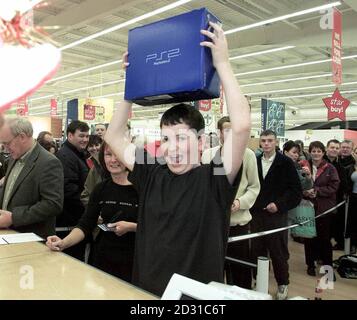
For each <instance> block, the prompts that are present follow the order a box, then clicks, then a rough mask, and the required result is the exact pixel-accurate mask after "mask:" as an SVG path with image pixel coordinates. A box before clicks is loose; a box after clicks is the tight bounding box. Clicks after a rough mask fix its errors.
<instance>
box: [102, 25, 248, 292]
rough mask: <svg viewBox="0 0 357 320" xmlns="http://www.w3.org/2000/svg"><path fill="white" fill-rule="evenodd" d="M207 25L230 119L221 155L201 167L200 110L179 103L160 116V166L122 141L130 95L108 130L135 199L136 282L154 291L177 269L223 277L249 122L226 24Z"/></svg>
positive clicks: (206, 43) (217, 278) (191, 274)
mask: <svg viewBox="0 0 357 320" xmlns="http://www.w3.org/2000/svg"><path fill="white" fill-rule="evenodd" d="M210 24H211V26H212V28H213V30H214V33H213V32H209V31H207V30H201V33H202V34H204V35H205V36H207V37H208V39H209V40H211V41H204V42H202V43H201V44H200V45H201V46H205V47H208V48H210V49H211V51H212V57H213V64H214V66H215V68H216V70H217V72H218V75H219V77H220V80H221V83H222V85H223V87H224V90H225V94H226V101H227V107H228V112H229V115H230V118H231V125H232V130H231V131H230V132H229V134H228V135H227V137H226V140H225V143H224V145H223V151H224V152H223V153H222V154H223V155H222V159H218V158H219V157H220V156H219V155H217V158H215V159H214V160H213V161H211V162H210V163H209V164H206V165H200V154H201V151H202V148H203V146H204V143H205V141H204V135H203V133H204V120H203V117H202V115H201V114H200V112H199V111H198V110H196V109H194V108H193V107H191V106H187V105H184V104H180V105H176V106H174V107H172V108H171V109H169V110H167V111H166V112H165V113H164V114H163V116H162V119H161V123H160V127H161V137H162V138H161V139H162V141H161V146H160V151H161V154H162V155H163V159H164V160H165V163H164V164H159V163H157V162H156V161H152V160H153V159H150V158H149V157H148V156H147V155H145V156H143V152H142V150H139V149H137V150H136V148H135V146H134V145H133V144H131V143H130V141H129V140H128V139H126V137H125V130H126V123H127V121H128V114H129V109H130V107H131V103H130V102H128V101H123V102H122V103H121V104H120V106H119V107H118V109H117V110H116V112H115V114H114V116H113V118H112V121H111V123H110V125H109V128H108V131H107V133H106V136H105V140H106V141H107V143H108V144H109V145H110V147H111V148H112V150H113V152H114V153H115V154H116V155H117V156H118V158H119V159H120V160H121V161H122V162H123V163H125V166H126V167H127V168H128V169H129V170H130V171H131V172H130V173H129V176H128V179H129V181H131V182H132V183H133V185H134V187H135V188H137V190H138V192H139V197H140V201H139V203H140V206H139V218H138V228H137V237H136V252H135V262H134V278H133V282H134V283H135V284H136V285H138V286H140V287H142V288H144V289H146V290H148V291H151V292H153V293H155V294H158V295H161V294H162V293H163V292H164V290H165V288H166V286H167V284H168V282H169V280H170V278H171V276H172V275H173V274H174V273H178V274H181V275H184V276H187V277H190V278H193V279H195V280H198V281H201V282H204V283H208V282H210V281H219V282H223V267H224V259H225V250H226V244H227V237H228V229H229V214H230V208H231V204H232V202H233V200H234V197H235V195H236V193H237V188H238V185H239V180H240V174H239V169H240V167H241V164H242V158H243V154H244V150H245V148H246V145H247V141H248V138H249V135H250V127H251V124H250V111H249V106H248V103H247V100H246V99H245V97H244V95H243V94H242V93H241V90H240V87H239V85H238V83H237V81H236V79H235V77H234V74H233V71H232V69H231V66H230V63H229V60H228V46H227V41H226V38H225V35H224V33H223V30H222V29H221V28H220V27H219V26H218V25H217V24H214V23H210ZM125 65H126V66H128V63H125ZM189 71H190V70H187V72H189ZM157 160H159V159H157Z"/></svg>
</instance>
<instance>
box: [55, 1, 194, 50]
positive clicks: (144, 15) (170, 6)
mask: <svg viewBox="0 0 357 320" xmlns="http://www.w3.org/2000/svg"><path fill="white" fill-rule="evenodd" d="M190 1H192V0H180V1H176V2H173V3H171V4H169V5H167V6H164V7H161V8H159V9H156V10H154V11H151V12H148V13H145V14H143V15H141V16H139V17H135V18H134V19H130V20H128V21H125V22H124V23H120V24H118V25H116V26H113V27H111V28H108V29H105V30H102V31H100V32H97V33H94V34H92V35H90V36H88V37H84V38H82V39H80V40H78V41H74V42H72V43H69V44H67V45H65V46H63V47H61V48H60V50H62V51H63V50H66V49H69V48H73V47H75V46H78V45H79V44H81V43H84V42H87V41H90V40H93V39H95V38H98V37H101V36H104V35H105V34H107V33H110V32H113V31H116V30H119V29H122V28H125V27H127V26H129V25H131V24H134V23H137V22H139V21H142V20H145V19H147V18H150V17H153V16H155V15H157V14H160V13H163V12H166V11H169V10H171V9H174V8H176V7H179V6H181V5H184V4H186V3H188V2H190Z"/></svg>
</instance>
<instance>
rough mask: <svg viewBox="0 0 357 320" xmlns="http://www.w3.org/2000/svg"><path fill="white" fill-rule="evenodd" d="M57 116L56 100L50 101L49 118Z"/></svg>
mask: <svg viewBox="0 0 357 320" xmlns="http://www.w3.org/2000/svg"><path fill="white" fill-rule="evenodd" d="M54 116H57V100H56V99H51V117H54Z"/></svg>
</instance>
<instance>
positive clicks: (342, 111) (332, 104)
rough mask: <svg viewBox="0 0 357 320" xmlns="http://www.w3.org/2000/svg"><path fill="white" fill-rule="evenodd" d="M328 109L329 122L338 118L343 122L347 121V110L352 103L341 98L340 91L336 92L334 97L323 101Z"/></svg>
mask: <svg viewBox="0 0 357 320" xmlns="http://www.w3.org/2000/svg"><path fill="white" fill-rule="evenodd" d="M322 100H323V102H324V103H325V106H326V108H327V111H328V114H327V120H328V121H330V120H332V119H334V118H338V119H340V120H342V121H346V109H347V108H348V106H349V105H350V101H349V100H348V99H346V98H344V97H342V96H341V94H340V91H339V90H338V89H336V90H335V92H334V93H333V95H332V97H330V98H325V99H322Z"/></svg>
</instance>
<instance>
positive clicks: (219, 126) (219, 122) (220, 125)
mask: <svg viewBox="0 0 357 320" xmlns="http://www.w3.org/2000/svg"><path fill="white" fill-rule="evenodd" d="M226 122H231V119H230V118H229V117H228V116H224V117H222V118H221V119H219V120H218V122H217V128H218V129H219V131H222V129H223V125H224V124H225V123H226Z"/></svg>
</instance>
